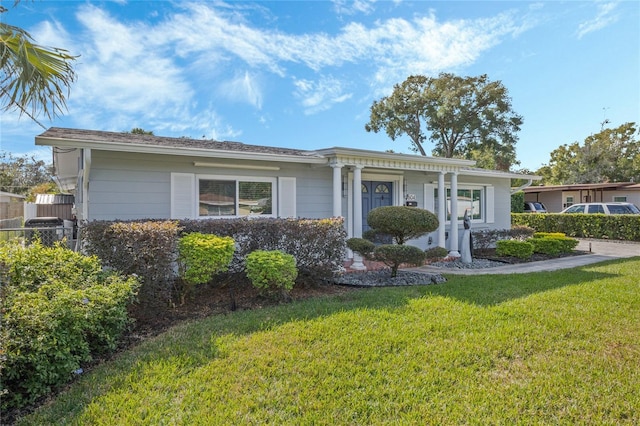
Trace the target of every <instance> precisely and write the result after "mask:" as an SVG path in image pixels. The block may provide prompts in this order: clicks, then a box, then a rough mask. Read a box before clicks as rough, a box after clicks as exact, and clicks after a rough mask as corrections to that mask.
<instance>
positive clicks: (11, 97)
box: [0, 0, 77, 127]
mask: <svg viewBox="0 0 640 426" xmlns="http://www.w3.org/2000/svg"><path fill="white" fill-rule="evenodd" d="M18 2H19V0H18V1H16V2H15V4H17V3H18ZM6 12H8V9H6V8H4V7H2V6H0V16H2V15H4V14H5V13H6ZM76 58H77V57H76V56H72V55H70V54H69V53H68V52H67V51H66V50H64V49H59V48H56V47H52V48H49V47H43V46H39V45H37V44H35V42H34V40H33V38H32V37H31V35H29V33H28V32H26V31H25V30H23V29H22V28H18V27H15V26H12V25H8V24H6V23H5V22H4V20H2V22H0V109H2V111H10V110H17V111H19V112H20V115H22V114H26V115H27V116H29V117H30V118H31V119H32V120H34V121H35V122H37V123H38V124H40V125H41V126H42V124H41V123H40V122H39V121H38V120H37V118H36V117H37V116H39V115H40V114H44V115H45V116H46V117H47V118H49V119H52V118H54V117H56V116H58V115H59V114H60V113H62V112H63V110H65V109H66V98H67V97H68V95H69V87H70V86H71V83H73V81H75V73H74V71H73V68H72V66H71V63H72V62H73V61H74V60H75V59H76ZM42 127H44V126H42Z"/></svg>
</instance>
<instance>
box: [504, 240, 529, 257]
mask: <svg viewBox="0 0 640 426" xmlns="http://www.w3.org/2000/svg"><path fill="white" fill-rule="evenodd" d="M496 254H497V255H498V256H514V257H518V258H520V259H528V258H530V257H531V255H532V254H533V244H532V243H530V242H528V241H518V240H500V241H497V242H496Z"/></svg>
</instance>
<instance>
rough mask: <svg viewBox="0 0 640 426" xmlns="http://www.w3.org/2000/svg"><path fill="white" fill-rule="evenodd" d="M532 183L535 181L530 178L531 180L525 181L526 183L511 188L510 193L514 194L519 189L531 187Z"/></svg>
mask: <svg viewBox="0 0 640 426" xmlns="http://www.w3.org/2000/svg"><path fill="white" fill-rule="evenodd" d="M532 183H533V179H529V181H528V182H527V183H525V184H524V185H520V186H519V187H517V188H511V192H510V194H511V195H513V194H515V193H516V192H518V191H522V190H523V189H525V188H528V187H530V186H531V184H532Z"/></svg>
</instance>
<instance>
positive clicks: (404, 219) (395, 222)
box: [367, 206, 439, 244]
mask: <svg viewBox="0 0 640 426" xmlns="http://www.w3.org/2000/svg"><path fill="white" fill-rule="evenodd" d="M367 223H368V224H369V226H370V227H371V228H373V229H375V231H376V232H379V233H383V234H388V235H391V236H392V237H393V239H394V240H395V242H396V243H397V244H404V243H405V242H406V241H408V240H411V239H414V238H419V237H421V236H422V235H424V234H427V233H429V232H433V231H435V230H436V229H438V226H439V222H438V218H437V217H436V215H434V214H433V213H431V212H430V211H428V210H424V209H419V208H416V207H406V206H385V207H378V208H375V209H373V210H371V211H370V212H369V215H368V216H367Z"/></svg>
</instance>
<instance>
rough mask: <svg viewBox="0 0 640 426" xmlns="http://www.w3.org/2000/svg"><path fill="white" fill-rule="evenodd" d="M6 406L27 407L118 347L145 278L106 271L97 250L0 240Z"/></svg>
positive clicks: (1, 381) (0, 350) (0, 380)
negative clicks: (140, 280)
mask: <svg viewBox="0 0 640 426" xmlns="http://www.w3.org/2000/svg"><path fill="white" fill-rule="evenodd" d="M0 281H1V282H2V284H3V285H2V287H0V312H1V315H2V329H0V334H1V335H0V337H1V339H0V345H1V347H0V354H1V355H2V356H0V370H2V375H1V376H0V392H1V391H2V390H5V391H6V392H7V395H6V396H3V398H2V403H1V407H2V408H3V409H5V408H13V407H20V406H22V405H25V404H28V403H30V402H33V401H35V400H36V399H37V398H38V397H40V396H43V395H45V394H47V393H48V392H50V391H51V389H53V388H54V387H56V386H60V385H62V384H64V383H66V382H68V381H69V380H70V379H71V377H72V373H73V371H75V370H77V369H78V368H80V366H81V364H82V363H83V362H86V361H89V360H91V358H92V356H93V355H95V354H101V353H104V352H108V351H111V350H113V349H115V348H116V345H117V341H118V338H119V337H120V336H121V334H122V332H123V331H124V330H125V329H126V327H127V325H128V324H129V319H128V313H127V305H128V304H129V303H130V302H131V301H132V300H133V298H134V297H135V293H136V290H137V289H138V282H137V280H136V279H135V278H134V277H129V278H126V279H125V278H122V277H119V276H117V275H115V274H114V273H105V272H103V271H102V269H101V266H100V261H99V260H98V258H97V257H95V256H83V255H81V254H79V253H74V252H72V251H71V250H69V249H67V248H65V247H64V246H62V245H60V244H58V245H55V246H53V247H45V246H43V245H42V244H40V243H39V242H38V241H36V242H34V243H33V244H32V245H30V246H28V247H26V248H25V247H21V246H18V245H17V244H3V245H0Z"/></svg>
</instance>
